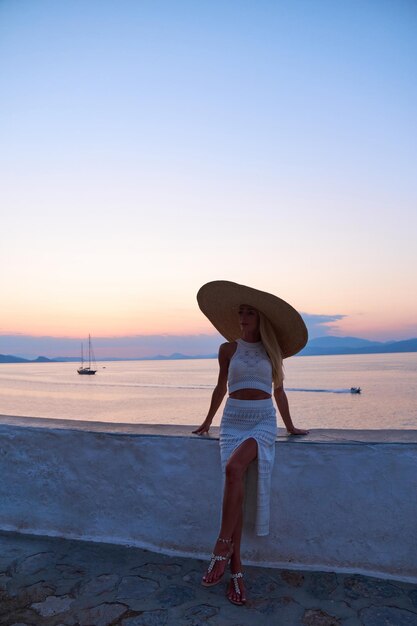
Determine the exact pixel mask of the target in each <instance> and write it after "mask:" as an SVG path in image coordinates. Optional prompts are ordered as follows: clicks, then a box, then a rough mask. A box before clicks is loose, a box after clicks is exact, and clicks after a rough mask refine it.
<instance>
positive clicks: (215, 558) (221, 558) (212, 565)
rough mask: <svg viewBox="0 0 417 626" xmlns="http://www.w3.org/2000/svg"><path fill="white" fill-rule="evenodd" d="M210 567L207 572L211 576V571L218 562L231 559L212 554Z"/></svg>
mask: <svg viewBox="0 0 417 626" xmlns="http://www.w3.org/2000/svg"><path fill="white" fill-rule="evenodd" d="M210 559H211V560H210V565H209V566H208V568H207V572H208V573H209V574H210V572H211V570H212V569H213V567H214V565H215V563H216V561H228V560H229V557H228V556H218V555H217V554H214V553H213V554H212V555H211V557H210Z"/></svg>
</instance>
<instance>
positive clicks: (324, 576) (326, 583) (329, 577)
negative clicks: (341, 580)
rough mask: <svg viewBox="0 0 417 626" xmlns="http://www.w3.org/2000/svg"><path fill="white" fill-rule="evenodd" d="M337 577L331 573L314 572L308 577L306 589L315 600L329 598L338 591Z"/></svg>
mask: <svg viewBox="0 0 417 626" xmlns="http://www.w3.org/2000/svg"><path fill="white" fill-rule="evenodd" d="M337 585H338V582H337V576H336V574H333V573H331V572H313V573H311V574H309V575H308V576H307V580H306V585H305V589H306V591H308V592H309V593H311V594H312V595H313V596H314V597H315V598H320V599H324V598H328V597H329V596H330V595H331V594H332V593H333V591H335V590H336V589H337Z"/></svg>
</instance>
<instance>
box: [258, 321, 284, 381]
mask: <svg viewBox="0 0 417 626" xmlns="http://www.w3.org/2000/svg"><path fill="white" fill-rule="evenodd" d="M258 313H259V333H260V335H261V340H262V343H263V345H264V348H265V350H266V352H267V354H268V356H269V359H270V361H271V363H272V380H273V383H274V387H275V388H277V387H281V385H282V383H283V382H284V366H283V363H282V353H281V348H280V347H279V343H278V340H277V336H276V334H275V331H274V329H273V326H272V324H271V322H270V321H269V319H268V318H267V317H265V315H264V314H263V313H261V312H260V311H258Z"/></svg>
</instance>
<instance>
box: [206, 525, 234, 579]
mask: <svg viewBox="0 0 417 626" xmlns="http://www.w3.org/2000/svg"><path fill="white" fill-rule="evenodd" d="M217 541H220V542H221V543H228V544H230V549H229V552H228V553H227V554H226V556H221V555H219V554H214V552H212V554H211V556H210V563H209V566H208V568H207V574H210V573H211V571H212V569H213V567H214V566H215V564H216V562H220V561H226V564H225V567H224V572H225V571H226V567H227V565H228V563H229V561H230V557H231V556H232V554H233V544H232V540H231V539H222V538H221V537H218V538H217ZM224 572H223V574H222V575H221V576H220V577H219V578H217V579H216V580H214V581H213V582H211V583H208V582H206V581H205V580H204V578H205V576H204V577H203V580H202V581H201V584H202V585H203V587H214V585H217V584H218V583H219V582H220V581H221V579H222V578H223V576H224ZM207 574H206V575H207Z"/></svg>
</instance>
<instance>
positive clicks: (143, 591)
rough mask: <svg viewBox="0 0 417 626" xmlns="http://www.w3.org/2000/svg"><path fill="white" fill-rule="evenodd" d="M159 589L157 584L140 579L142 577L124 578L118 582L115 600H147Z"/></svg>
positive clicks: (148, 579)
mask: <svg viewBox="0 0 417 626" xmlns="http://www.w3.org/2000/svg"><path fill="white" fill-rule="evenodd" d="M158 589H159V583H158V582H157V581H156V580H152V579H150V578H142V576H124V578H122V580H121V581H120V584H119V587H118V589H117V599H118V600H127V599H129V598H134V599H135V600H141V599H143V598H147V597H148V596H149V595H151V594H152V593H155V591H157V590H158Z"/></svg>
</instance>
